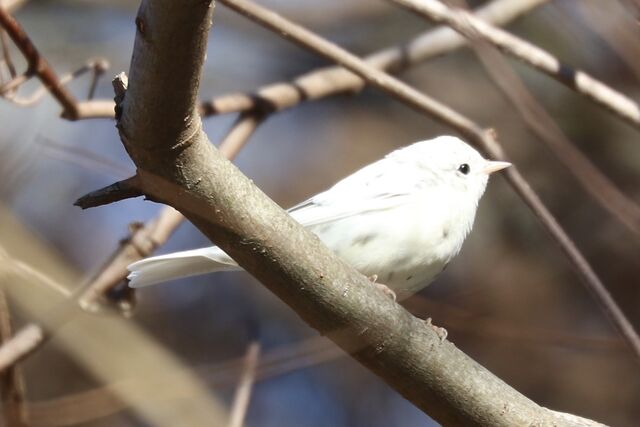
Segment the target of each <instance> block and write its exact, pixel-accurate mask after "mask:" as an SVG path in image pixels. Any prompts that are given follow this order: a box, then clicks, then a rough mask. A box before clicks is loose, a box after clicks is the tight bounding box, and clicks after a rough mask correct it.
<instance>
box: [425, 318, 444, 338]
mask: <svg viewBox="0 0 640 427" xmlns="http://www.w3.org/2000/svg"><path fill="white" fill-rule="evenodd" d="M424 323H425V324H426V325H427V326H429V327H430V328H431V329H433V330H434V331H435V333H436V334H437V335H438V337H439V338H440V342H443V341H444V340H446V339H447V335H449V332H447V330H446V329H445V328H441V327H440V326H436V325H434V324H433V322H432V321H431V317H428V318H427V320H425V321H424Z"/></svg>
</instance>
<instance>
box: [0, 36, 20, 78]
mask: <svg viewBox="0 0 640 427" xmlns="http://www.w3.org/2000/svg"><path fill="white" fill-rule="evenodd" d="M0 44H2V57H3V58H4V63H5V64H6V66H7V70H9V76H11V78H14V77H15V76H17V75H18V72H17V71H16V66H15V65H14V64H13V60H12V59H11V51H10V50H9V41H8V40H7V33H6V31H4V30H0Z"/></svg>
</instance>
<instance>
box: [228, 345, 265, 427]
mask: <svg viewBox="0 0 640 427" xmlns="http://www.w3.org/2000/svg"><path fill="white" fill-rule="evenodd" d="M259 357H260V344H259V343H257V342H253V343H251V344H249V346H248V347H247V354H246V355H245V358H244V362H243V369H242V376H241V377H240V380H239V381H238V387H237V388H236V393H235V395H234V397H233V404H232V406H231V412H230V413H229V424H228V427H242V426H243V425H244V420H245V418H246V415H247V409H248V408H249V402H250V401H251V390H252V389H253V384H254V382H255V381H256V369H257V367H258V360H259Z"/></svg>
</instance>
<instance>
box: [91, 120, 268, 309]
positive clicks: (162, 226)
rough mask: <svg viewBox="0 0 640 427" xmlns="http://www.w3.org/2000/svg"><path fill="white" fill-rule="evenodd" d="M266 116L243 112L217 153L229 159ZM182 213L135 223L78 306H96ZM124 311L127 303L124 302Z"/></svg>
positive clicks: (172, 211)
mask: <svg viewBox="0 0 640 427" xmlns="http://www.w3.org/2000/svg"><path fill="white" fill-rule="evenodd" d="M265 118H266V117H265V116H264V115H263V114H260V113H255V114H253V113H243V114H241V115H240V117H238V119H237V120H236V122H235V123H234V124H233V125H232V126H231V129H230V130H229V132H228V133H227V135H226V136H225V137H224V139H223V140H222V142H221V143H220V152H221V153H222V154H223V155H224V156H225V157H226V158H227V159H229V160H233V159H234V158H235V157H236V156H237V155H238V153H239V152H240V150H242V148H243V147H244V146H245V144H246V143H247V142H248V141H249V138H250V137H251V135H252V134H253V133H254V132H255V130H256V129H257V127H258V126H259V125H260V123H262V122H263V120H264V119H265ZM183 220H184V217H183V216H182V214H181V213H180V212H178V211H176V210H175V209H173V208H172V207H170V206H166V207H164V208H163V209H162V210H161V211H160V213H159V214H158V215H157V216H156V217H155V218H152V219H150V220H149V221H147V223H145V224H140V225H135V226H133V227H132V231H131V234H130V236H129V237H127V238H126V239H125V240H123V242H122V244H121V246H120V247H119V248H118V249H117V250H116V251H115V252H114V253H113V254H112V255H111V257H110V261H109V262H108V263H107V264H106V265H105V266H104V267H103V268H102V269H101V271H100V273H98V274H97V275H96V277H95V279H94V280H92V281H91V283H90V284H89V285H88V286H87V287H86V289H85V291H84V292H83V293H82V295H81V296H80V298H79V302H80V305H81V306H82V307H83V308H84V309H85V310H89V311H97V310H98V309H99V305H98V303H99V301H101V300H104V297H105V295H106V294H107V293H108V292H109V291H111V290H112V289H114V288H115V287H116V286H117V285H118V284H119V283H121V282H122V281H123V280H125V278H126V277H127V274H128V270H127V266H128V265H129V264H131V263H132V262H135V261H138V260H140V259H142V258H145V257H147V256H149V255H151V254H152V253H153V252H154V251H155V250H156V249H157V248H158V247H159V246H161V245H163V244H164V243H165V242H166V241H167V240H168V239H169V237H170V236H171V235H172V234H173V232H174V231H175V229H176V228H178V226H179V225H180V224H181V223H182V221H183ZM124 304H125V305H124V307H122V308H124V309H125V311H126V310H128V309H129V307H130V304H128V303H127V302H124Z"/></svg>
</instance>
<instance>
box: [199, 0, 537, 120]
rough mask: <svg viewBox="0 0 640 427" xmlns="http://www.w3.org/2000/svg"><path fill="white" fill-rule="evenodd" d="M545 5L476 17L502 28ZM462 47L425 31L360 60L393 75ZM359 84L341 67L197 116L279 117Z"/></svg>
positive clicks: (486, 11) (515, 4) (504, 4)
mask: <svg viewBox="0 0 640 427" xmlns="http://www.w3.org/2000/svg"><path fill="white" fill-rule="evenodd" d="M548 1H549V0H519V1H513V0H494V1H492V2H490V3H489V4H487V5H485V6H482V7H480V8H478V9H477V10H476V11H475V14H476V16H477V17H478V18H479V19H482V20H486V21H487V22H491V23H493V24H495V25H504V24H507V23H509V22H510V21H512V20H514V19H516V18H517V17H519V16H521V15H523V14H525V13H526V12H528V11H530V10H531V9H533V8H535V7H538V6H540V5H542V4H545V3H547V2H548ZM466 44H467V40H466V39H465V37H463V36H461V35H460V34H458V33H456V32H455V31H453V30H452V29H450V28H448V27H438V28H435V29H433V30H429V31H425V32H424V33H422V34H419V35H418V36H416V37H414V38H413V39H411V40H409V41H407V42H405V43H402V44H400V45H397V46H392V47H389V48H386V49H382V50H379V51H377V52H376V53H373V54H371V55H369V56H367V57H366V58H365V60H366V62H367V64H369V65H371V66H372V67H375V68H379V69H381V70H386V71H388V72H393V73H398V72H401V71H403V70H405V69H407V68H409V67H410V66H412V65H416V64H418V63H421V62H424V61H425V60H427V59H432V58H434V57H437V56H440V55H444V54H445V53H448V52H451V51H453V50H455V49H458V48H460V47H462V46H465V45H466ZM364 85H365V82H364V80H363V79H362V78H361V77H359V76H358V75H357V74H354V73H353V72H350V71H349V70H347V69H345V68H343V67H340V66H331V67H324V68H319V69H317V70H314V71H311V72H308V73H305V74H303V75H301V76H298V77H297V78H295V79H293V81H292V82H279V83H272V84H268V85H266V86H263V87H261V88H259V89H258V90H256V91H255V92H254V93H252V94H246V93H232V94H227V95H221V96H219V97H216V98H215V99H213V100H211V101H208V102H203V103H202V104H201V106H200V112H201V114H203V115H205V116H207V115H215V114H225V113H234V112H238V111H250V110H256V109H262V110H267V111H273V110H275V111H281V110H284V109H286V108H291V107H294V106H296V105H298V104H299V103H301V102H303V101H313V100H318V99H321V98H324V97H327V96H332V95H338V94H342V93H355V92H358V91H360V90H362V88H363V87H364Z"/></svg>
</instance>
